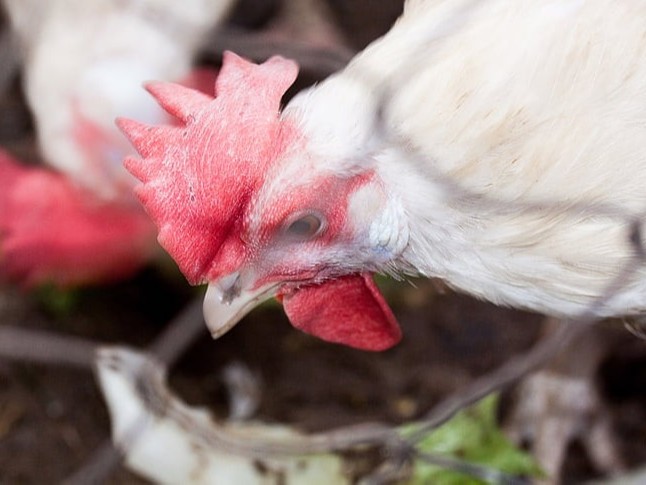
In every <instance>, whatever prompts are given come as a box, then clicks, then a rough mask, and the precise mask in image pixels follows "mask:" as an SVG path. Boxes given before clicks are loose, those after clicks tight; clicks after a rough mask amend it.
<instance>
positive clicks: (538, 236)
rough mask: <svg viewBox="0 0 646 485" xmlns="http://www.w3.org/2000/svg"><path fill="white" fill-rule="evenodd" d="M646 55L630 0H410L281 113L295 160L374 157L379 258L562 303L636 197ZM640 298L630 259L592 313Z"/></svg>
mask: <svg viewBox="0 0 646 485" xmlns="http://www.w3.org/2000/svg"><path fill="white" fill-rule="evenodd" d="M645 60H646V6H644V4H643V3H641V2H635V1H631V0H625V1H620V2H616V1H607V0H589V1H577V0H572V1H562V0H559V1H548V2H538V1H531V0H523V1H511V0H488V1H483V2H471V1H460V0H451V1H409V2H408V4H407V6H406V11H405V13H404V15H403V17H402V18H401V19H400V20H399V22H398V23H397V24H396V25H395V26H394V28H393V29H392V30H391V31H390V32H389V33H388V34H387V35H386V36H385V37H384V38H382V39H380V40H378V41H377V42H375V43H374V44H373V45H371V46H370V47H368V48H367V49H366V50H365V51H364V52H363V53H361V54H360V55H359V56H358V57H357V58H356V59H355V60H354V61H353V62H352V63H351V65H350V66H348V68H347V69H345V70H344V71H343V72H341V73H340V74H338V75H336V76H334V77H332V78H330V79H329V80H328V81H326V82H324V83H323V84H322V85H320V86H317V87H314V88H312V89H311V90H310V91H308V92H305V93H302V94H300V95H299V96H297V98H296V99H294V100H293V101H292V102H291V103H290V104H289V106H288V107H287V108H286V110H285V113H284V116H286V117H289V118H293V119H295V120H297V123H299V124H300V126H302V127H303V131H304V133H305V134H304V137H305V139H306V140H307V144H308V148H307V150H308V157H307V160H311V161H312V162H311V163H312V165H313V166H312V167H303V168H302V170H303V171H304V172H306V173H307V172H309V171H310V170H312V171H315V172H324V171H330V172H340V173H343V172H344V171H346V170H348V169H351V170H357V169H358V170H361V169H366V168H368V169H369V168H374V170H375V171H376V173H377V175H378V176H379V179H380V180H381V181H382V183H383V186H384V188H385V192H386V194H387V195H386V197H387V199H388V203H387V204H386V207H388V208H389V210H390V212H391V213H392V214H394V215H395V216H394V218H395V219H396V220H393V217H391V216H389V217H387V218H386V219H387V223H388V224H391V223H392V222H396V226H395V227H381V228H379V230H378V231H377V232H378V233H381V232H387V233H395V234H398V235H401V234H402V232H404V233H406V232H407V233H408V241H407V243H406V244H403V242H401V241H400V242H397V243H396V244H394V246H393V251H391V252H390V253H389V254H388V261H387V263H388V265H389V266H390V265H392V266H393V267H394V269H395V270H396V271H399V272H403V273H410V272H413V273H420V274H422V275H425V276H435V277H440V278H443V279H445V280H446V281H447V282H449V283H450V284H452V285H454V286H456V287H458V288H460V289H462V290H463V291H466V292H469V293H471V294H474V295H477V296H479V297H482V298H485V299H488V300H490V301H493V302H495V303H502V304H506V305H512V306H517V307H524V308H530V309H532V310H537V311H539V312H543V313H546V314H550V315H558V316H572V315H576V314H577V313H579V312H582V311H583V310H584V309H585V308H586V307H588V306H589V305H591V303H592V302H593V301H594V300H595V299H597V298H599V297H600V296H601V295H602V293H603V292H604V290H605V289H606V287H607V285H608V284H609V283H610V282H611V281H612V279H613V278H614V277H615V276H616V275H617V274H618V272H619V271H620V270H621V268H622V266H623V265H624V264H625V263H626V262H627V261H628V260H629V258H631V257H632V255H633V252H634V248H633V246H632V245H631V243H630V240H629V234H630V227H631V223H632V222H633V221H638V220H639V219H638V218H639V217H641V216H642V215H643V214H644V211H645V210H646V191H645V190H644V184H645V182H646V151H645V150H644V147H643V144H644V141H646V103H645V102H643V101H642V100H644V98H645V97H646V63H645V62H644V61H645ZM294 163H299V162H296V161H295V162H294ZM282 170H285V169H284V168H283V169H282ZM296 183H300V181H297V182H296ZM378 222H379V221H378ZM400 227H404V228H405V229H404V231H402V230H401V229H400ZM373 232H374V231H373ZM373 247H374V246H373ZM380 257H381V256H380ZM373 264H374V266H375V267H377V269H381V270H384V267H383V266H382V267H380V264H381V263H380V261H379V259H376V260H374V263H373ZM385 269H386V270H388V269H389V267H386V268H385ZM644 295H646V273H645V272H644V271H643V270H640V271H639V273H638V276H637V277H636V278H634V279H633V280H632V281H630V283H629V284H628V285H626V287H625V288H624V290H623V291H622V292H621V293H620V294H619V295H617V296H616V297H615V298H613V299H611V300H610V301H609V302H607V304H606V305H605V306H603V307H601V308H599V309H598V312H599V314H600V315H602V316H616V315H625V314H632V313H640V312H643V311H644V310H645V309H646V298H645V297H644Z"/></svg>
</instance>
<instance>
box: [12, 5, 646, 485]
mask: <svg viewBox="0 0 646 485" xmlns="http://www.w3.org/2000/svg"><path fill="white" fill-rule="evenodd" d="M242 3H243V4H244V5H243V6H242V7H240V9H239V12H238V13H237V14H236V19H238V20H237V21H238V23H239V25H248V26H253V28H261V27H262V25H264V24H265V23H266V19H263V18H262V16H260V17H261V18H251V19H249V18H247V20H246V21H245V13H244V12H245V9H247V11H251V12H256V13H255V15H256V17H258V14H257V12H265V13H264V14H263V15H266V16H270V15H272V14H273V13H274V12H275V10H276V9H275V8H274V7H275V6H274V5H273V4H274V3H275V2H270V1H262V2H260V3H262V4H263V5H264V7H263V9H264V10H263V9H260V8H259V9H258V10H254V8H253V7H254V5H255V3H254V2H253V1H252V0H245V1H243V2H242ZM329 3H330V5H331V7H332V10H333V12H334V15H335V16H336V20H337V21H338V24H339V26H340V27H341V28H342V30H343V31H344V32H345V33H346V35H348V38H349V39H350V43H351V45H352V46H353V47H354V48H356V49H359V48H361V47H363V46H364V45H365V44H366V43H367V42H368V41H369V40H371V39H373V38H375V37H376V36H378V35H379V34H380V33H382V32H384V31H385V30H387V28H388V26H389V25H390V24H391V23H392V21H393V20H394V18H396V16H397V14H398V12H399V10H400V9H401V2H400V1H392V2H386V1H383V2H368V1H367V0H366V1H359V0H354V1H347V2H346V1H343V2H342V1H336V0H330V2H329ZM366 4H370V9H369V10H366V9H367V6H366ZM375 5H380V7H378V8H377V7H375ZM249 9H250V10H249ZM366 11H369V12H370V15H365V12H366ZM247 15H250V14H247ZM0 109H1V111H0V112H1V113H2V114H1V115H0V121H1V122H0V141H1V142H2V144H3V146H5V147H8V148H9V149H11V150H12V151H13V152H14V153H19V154H21V155H23V156H25V157H27V158H32V159H33V158H34V157H33V156H32V157H30V156H29V155H30V154H32V155H33V154H35V153H36V149H35V145H34V143H33V130H32V129H31V125H30V122H29V114H28V110H27V109H26V107H25V105H24V101H22V99H21V96H20V93H19V80H18V79H16V80H15V82H14V87H13V90H11V91H10V92H9V93H8V94H7V95H5V96H4V97H3V99H2V101H1V104H0ZM416 286H417V287H413V286H412V285H408V284H397V285H396V284H394V283H392V282H387V283H386V293H387V296H388V299H389V300H390V302H391V304H392V307H393V309H394V311H395V313H396V315H397V317H398V319H399V321H400V323H401V326H402V329H403V333H404V339H403V341H402V343H401V344H400V345H398V346H397V347H395V348H394V349H392V350H389V351H387V352H383V353H367V352H360V351H356V350H352V349H347V348H343V347H340V346H337V345H331V344H326V343H323V342H320V341H318V340H316V339H314V338H312V337H309V336H307V335H305V334H302V333H300V332H298V331H296V330H294V329H293V328H292V327H291V326H290V325H289V323H288V322H287V320H286V318H285V316H284V314H283V312H282V309H281V308H280V306H278V305H265V306H263V307H261V308H259V309H257V310H256V311H255V312H253V313H252V314H251V315H250V316H249V317H247V318H246V319H245V320H244V321H243V322H242V323H240V324H239V325H238V326H236V327H235V328H234V329H233V330H232V331H231V332H230V333H228V334H227V335H225V336H224V337H222V338H221V339H219V340H218V341H216V342H214V341H213V340H211V339H210V337H208V335H207V333H206V331H205V332H204V336H203V337H202V338H201V339H200V340H199V341H198V342H197V343H196V344H195V345H194V346H193V347H192V348H191V349H190V350H189V351H188V352H186V353H185V354H184V356H183V358H182V359H181V360H180V361H179V363H178V364H177V365H176V366H175V367H174V368H173V369H172V372H171V376H170V380H171V385H172V387H173V388H174V389H175V391H176V392H177V393H179V394H180V395H181V396H182V398H183V399H185V400H186V401H187V402H189V403H191V404H199V405H206V406H208V407H210V408H212V409H213V410H214V412H215V413H217V414H218V415H220V416H223V415H225V413H226V388H225V385H224V383H223V381H222V378H221V371H222V369H223V367H224V366H225V365H227V364H229V363H231V362H233V361H239V362H242V363H244V364H246V365H247V366H248V367H249V368H250V369H251V370H252V371H254V372H255V373H256V374H257V375H258V376H259V377H260V381H261V383H262V389H263V392H262V399H261V405H260V409H259V412H258V416H257V417H258V418H259V419H261V420H264V421H269V422H281V423H292V424H296V425H298V426H299V427H300V428H302V429H305V430H322V429H328V428H330V427H333V426H340V425H345V424H351V423H361V422H367V421H385V422H391V423H401V422H405V421H408V420H411V419H414V418H416V417H420V416H422V415H423V414H424V412H425V411H427V410H428V409H429V408H430V407H431V406H432V405H433V403H435V402H437V401H438V400H439V399H440V398H441V397H442V396H445V395H447V393H449V392H452V391H455V390H457V389H459V388H461V387H462V386H464V385H465V384H466V383H468V382H469V381H470V380H472V379H473V378H474V377H476V376H479V375H483V374H484V373H486V372H488V371H490V370H492V369H494V368H495V367H496V366H498V365H500V364H501V363H503V362H505V361H506V360H507V359H508V358H509V357H510V356H512V355H516V354H519V353H522V352H525V351H526V350H527V349H528V348H530V347H531V346H532V345H533V344H534V343H535V342H536V340H537V339H538V337H539V334H540V329H541V322H542V317H541V316H540V315H536V314H532V313H527V312H520V311H515V310H510V309H504V308H499V307H496V306H493V305H490V304H486V303H482V302H479V301H476V300H474V299H472V298H469V297H467V296H463V295H459V294H456V293H454V292H452V291H450V290H448V289H446V288H444V287H443V286H442V285H441V284H438V283H437V282H432V281H419V282H416ZM195 294H196V290H194V289H191V288H189V287H187V286H186V285H185V284H184V282H183V279H182V278H181V276H180V275H179V274H178V273H176V272H175V271H173V270H169V269H168V262H166V263H164V264H161V265H159V264H158V265H156V266H151V267H148V268H146V269H145V270H144V271H142V272H141V273H140V274H138V275H137V276H136V277H134V278H132V279H130V280H127V281H124V282H121V283H119V284H115V285H110V286H101V287H94V288H86V289H82V290H78V291H76V292H75V293H74V294H73V297H72V298H69V301H68V302H67V303H66V304H65V305H63V306H61V305H60V304H56V303H55V302H57V301H59V299H58V300H57V298H56V297H52V295H51V293H49V292H43V291H39V292H32V293H25V292H22V291H19V290H16V289H15V288H11V287H4V288H2V289H0V325H13V326H17V327H21V328H29V329H40V330H48V331H52V332H56V333H58V334H61V335H69V336H80V337H84V338H89V339H92V340H95V341H99V342H104V343H120V344H125V345H129V346H134V347H144V346H145V345H147V344H148V343H149V342H151V341H152V340H153V339H154V337H155V336H156V335H158V334H159V333H160V332H161V331H162V329H163V328H164V326H165V325H166V324H167V322H168V321H169V320H170V319H171V318H172V316H173V315H175V314H176V313H177V312H178V311H179V310H180V309H181V308H182V307H183V306H184V305H185V304H186V303H187V302H188V301H189V300H190V299H191V298H193V297H194V295H195ZM59 303H60V302H59ZM619 331H621V330H618V332H619ZM622 335H623V337H622V338H621V340H620V341H621V344H620V345H617V346H615V347H614V348H613V349H610V350H609V352H608V357H607V358H606V359H605V361H604V364H603V365H602V367H601V368H600V369H599V372H598V375H597V379H598V384H599V386H600V388H601V389H602V391H603V395H604V399H605V404H607V406H608V408H609V410H610V412H611V415H612V420H613V426H614V429H615V431H616V433H617V436H618V438H619V441H620V448H621V451H622V453H623V455H624V457H625V459H626V461H627V464H628V465H629V466H636V465H638V464H644V463H646V394H645V392H646V391H645V389H646V345H645V344H644V341H642V340H639V339H637V338H635V337H633V336H631V335H629V334H628V332H622ZM108 437H109V420H108V416H107V412H106V409H105V406H104V403H103V401H102V398H101V395H100V393H99V391H98V389H97V386H96V382H95V380H94V377H93V375H92V373H91V372H90V370H89V369H87V370H84V369H71V368H66V367H63V366H55V365H47V366H45V365H41V364H33V363H27V362H16V361H9V360H2V359H0V483H7V484H13V483H20V484H40V483H58V482H60V481H61V480H62V479H64V478H65V477H67V476H69V475H70V474H72V473H73V472H74V471H75V470H77V469H78V468H79V467H81V466H82V465H83V464H84V463H85V462H86V460H87V459H88V458H89V457H90V456H92V453H93V452H94V451H95V450H96V449H97V447H98V446H99V445H100V444H101V443H102V442H104V440H106V439H108ZM595 476H598V471H597V470H595V469H594V466H593V464H592V463H591V461H590V460H589V459H588V458H587V457H586V456H585V453H584V451H583V449H582V448H581V447H580V446H578V445H577V444H575V445H574V446H573V447H572V449H571V453H570V454H569V456H568V460H567V463H566V477H567V480H566V481H567V482H568V483H575V482H578V481H580V480H583V479H587V478H591V477H595ZM108 483H119V484H127V483H133V484H136V483H143V482H142V481H141V480H140V479H138V478H137V477H135V476H134V475H132V474H131V473H129V472H128V471H127V470H125V469H117V470H116V471H114V472H113V473H112V474H111V475H110V478H109V479H108Z"/></svg>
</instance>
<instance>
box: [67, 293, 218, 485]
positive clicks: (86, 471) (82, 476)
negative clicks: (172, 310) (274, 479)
mask: <svg viewBox="0 0 646 485" xmlns="http://www.w3.org/2000/svg"><path fill="white" fill-rule="evenodd" d="M202 300H203V296H202V295H200V296H199V297H197V298H195V299H194V300H193V301H191V302H190V303H189V304H188V305H187V306H186V307H185V308H184V310H182V311H181V312H180V314H179V315H178V316H176V317H175V318H174V319H173V320H172V321H171V322H170V323H169V324H168V325H167V326H166V328H165V329H164V331H163V332H162V333H161V335H159V336H158V337H157V338H156V339H155V340H154V341H153V342H152V343H151V344H150V346H149V351H150V353H151V354H153V355H155V356H157V358H158V359H159V360H160V361H161V362H163V363H164V364H166V365H167V366H171V365H172V364H174V363H175V362H176V361H177V359H179V357H181V356H182V354H183V353H184V352H185V351H186V350H187V349H188V348H189V347H190V346H191V345H192V344H193V343H194V342H195V341H196V340H197V338H198V337H199V336H200V334H202V333H206V325H205V324H204V319H203V317H202ZM95 354H96V348H95V349H93V351H92V360H93V361H94V358H95ZM122 461H123V456H122V454H121V452H120V451H119V450H117V449H116V448H115V447H114V445H113V444H112V441H111V440H106V441H105V442H104V443H102V444H101V446H100V447H99V449H98V450H97V451H96V452H95V453H94V454H93V455H92V456H91V457H90V458H89V459H88V460H87V461H86V462H85V464H84V465H83V466H82V467H81V468H80V469H79V470H77V471H76V472H74V474H72V475H71V476H69V477H68V478H67V479H66V480H65V483H66V484H67V485H84V484H87V483H99V482H102V481H103V480H104V479H105V478H106V477H107V476H108V475H109V474H110V473H112V472H113V471H114V470H115V469H116V468H117V467H118V466H120V465H121V462H122Z"/></svg>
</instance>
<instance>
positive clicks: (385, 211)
mask: <svg viewBox="0 0 646 485" xmlns="http://www.w3.org/2000/svg"><path fill="white" fill-rule="evenodd" d="M349 214H350V217H351V218H352V223H353V225H354V227H356V228H363V227H365V228H368V234H367V236H368V241H367V242H368V245H369V246H370V248H371V249H372V250H373V251H375V252H376V253H377V254H378V255H379V259H391V258H394V257H397V256H399V255H400V254H401V253H402V252H403V251H404V249H405V248H406V246H407V244H408V238H409V231H408V223H407V220H406V215H405V213H404V209H403V207H402V205H401V203H400V202H399V200H397V199H396V198H394V197H392V196H390V195H388V194H387V193H386V192H385V191H384V188H383V186H382V185H381V184H380V183H368V184H366V185H364V186H362V187H361V188H359V189H357V191H356V192H354V193H353V194H352V196H351V199H350V202H349Z"/></svg>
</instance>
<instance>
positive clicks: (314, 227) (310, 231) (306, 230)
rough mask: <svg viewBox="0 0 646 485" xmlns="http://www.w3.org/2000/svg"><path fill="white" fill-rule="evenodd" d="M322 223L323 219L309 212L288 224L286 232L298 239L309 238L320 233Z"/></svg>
mask: <svg viewBox="0 0 646 485" xmlns="http://www.w3.org/2000/svg"><path fill="white" fill-rule="evenodd" d="M322 225H323V221H322V220H321V218H320V217H319V216H317V215H315V214H307V215H306V216H303V217H299V218H298V219H296V220H295V221H294V222H292V223H291V224H290V225H289V226H287V229H285V233H286V234H287V235H289V236H291V237H295V238H298V239H309V238H311V237H314V236H315V235H316V234H318V232H319V230H320V229H321V226H322Z"/></svg>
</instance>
